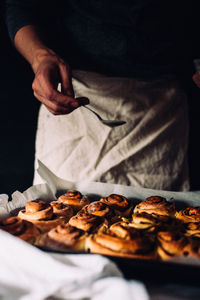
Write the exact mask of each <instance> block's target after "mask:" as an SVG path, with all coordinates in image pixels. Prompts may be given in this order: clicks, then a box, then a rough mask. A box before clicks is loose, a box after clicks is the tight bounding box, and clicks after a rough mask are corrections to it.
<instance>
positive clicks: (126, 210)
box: [100, 194, 133, 217]
mask: <svg viewBox="0 0 200 300" xmlns="http://www.w3.org/2000/svg"><path fill="white" fill-rule="evenodd" d="M100 201H101V202H103V203H105V204H107V205H108V206H109V207H111V208H112V209H113V210H114V212H115V214H116V215H118V216H121V217H128V216H130V214H131V212H132V208H133V204H132V202H131V201H130V200H128V199H127V198H126V197H124V196H122V195H118V194H111V195H109V196H108V197H102V198H101V199H100Z"/></svg>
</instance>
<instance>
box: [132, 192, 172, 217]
mask: <svg viewBox="0 0 200 300" xmlns="http://www.w3.org/2000/svg"><path fill="white" fill-rule="evenodd" d="M141 212H146V213H148V214H152V213H153V214H157V215H164V216H174V215H175V213H176V209H175V204H174V203H173V202H168V201H167V200H166V199H165V198H163V197H161V196H151V197H148V198H147V199H146V200H145V201H142V202H140V203H139V204H138V205H136V206H135V208H134V213H141Z"/></svg>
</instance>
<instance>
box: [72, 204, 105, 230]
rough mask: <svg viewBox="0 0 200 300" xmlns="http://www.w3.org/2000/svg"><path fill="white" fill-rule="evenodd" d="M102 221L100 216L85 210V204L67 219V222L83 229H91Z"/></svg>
mask: <svg viewBox="0 0 200 300" xmlns="http://www.w3.org/2000/svg"><path fill="white" fill-rule="evenodd" d="M101 223H102V218H101V217H99V216H97V215H95V214H91V213H89V212H88V210H87V206H85V207H83V208H82V209H81V210H80V211H78V212H77V214H76V215H75V216H73V217H71V219H70V220H69V224H70V225H71V226H74V227H76V228H78V229H81V230H83V231H91V230H94V229H95V228H97V227H98V226H99V225H100V224H101Z"/></svg>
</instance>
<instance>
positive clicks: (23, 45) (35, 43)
mask: <svg viewBox="0 0 200 300" xmlns="http://www.w3.org/2000/svg"><path fill="white" fill-rule="evenodd" d="M14 44H15V47H16V48H17V50H18V51H19V52H20V53H21V55H22V56H23V57H24V58H25V59H26V60H27V61H28V62H29V64H30V65H31V67H32V69H33V71H34V72H36V70H37V67H38V65H39V63H40V62H41V60H42V59H43V58H44V57H45V56H48V55H49V54H50V55H52V54H55V53H54V51H53V50H51V49H49V48H48V47H47V46H46V45H45V44H44V43H43V42H42V40H41V38H40V35H39V33H38V32H37V29H36V27H35V26H34V25H27V26H24V27H22V28H20V29H19V30H18V32H17V33H16V35H15V38H14Z"/></svg>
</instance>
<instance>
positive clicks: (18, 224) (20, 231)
mask: <svg viewBox="0 0 200 300" xmlns="http://www.w3.org/2000/svg"><path fill="white" fill-rule="evenodd" d="M0 229H2V230H4V231H7V232H8V233H10V234H12V235H14V236H16V237H18V238H20V239H22V240H24V241H26V242H28V243H30V244H35V243H36V241H37V239H38V237H39V235H40V231H39V230H38V229H37V228H36V227H35V225H33V224H32V223H30V222H28V221H26V220H21V219H20V218H18V217H10V218H7V219H5V220H3V221H0Z"/></svg>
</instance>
